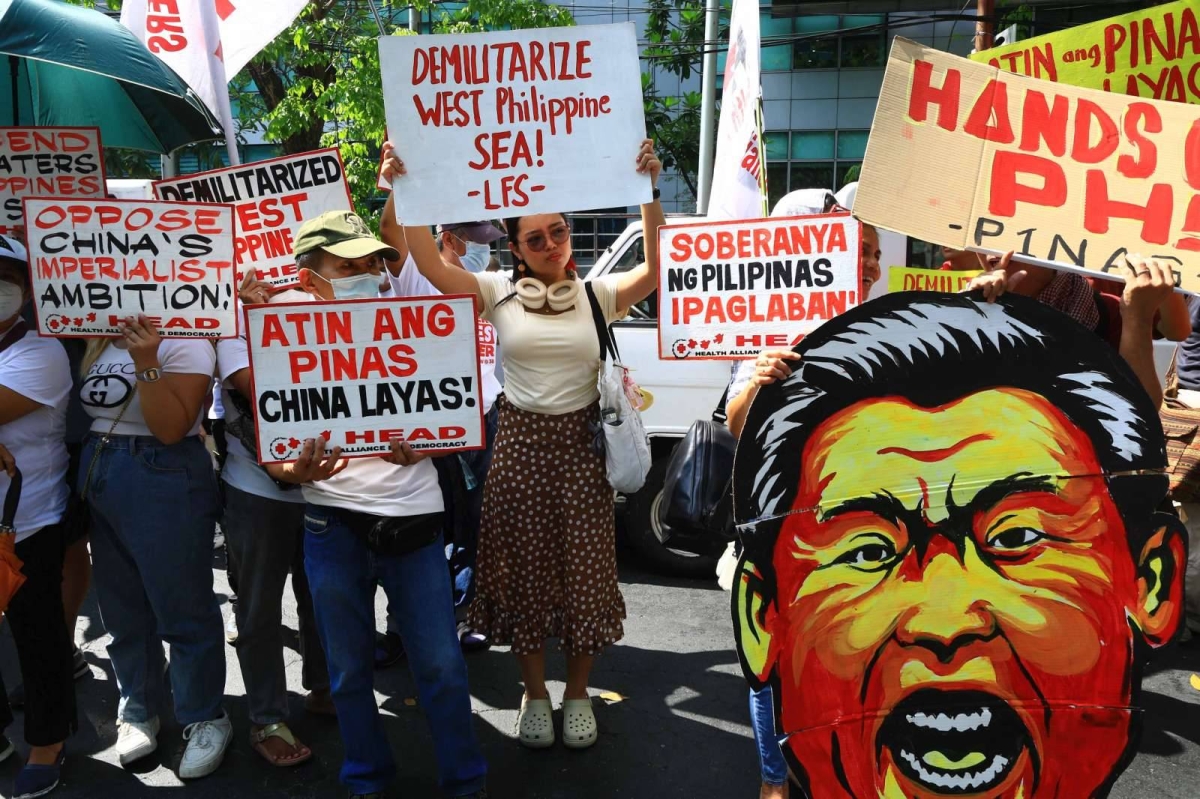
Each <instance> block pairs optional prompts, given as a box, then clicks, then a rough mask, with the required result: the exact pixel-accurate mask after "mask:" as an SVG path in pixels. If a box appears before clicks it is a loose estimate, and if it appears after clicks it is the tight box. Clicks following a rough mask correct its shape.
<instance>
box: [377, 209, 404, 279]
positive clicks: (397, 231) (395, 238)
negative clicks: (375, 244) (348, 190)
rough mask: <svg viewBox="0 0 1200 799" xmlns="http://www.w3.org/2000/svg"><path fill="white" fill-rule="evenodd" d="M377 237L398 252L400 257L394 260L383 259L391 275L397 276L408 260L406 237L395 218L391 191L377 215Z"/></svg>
mask: <svg viewBox="0 0 1200 799" xmlns="http://www.w3.org/2000/svg"><path fill="white" fill-rule="evenodd" d="M379 238H381V239H383V243H384V244H386V245H387V246H389V247H391V248H392V249H393V250H395V251H396V252H398V253H400V257H399V258H398V259H396V260H395V261H388V260H385V261H384V263H386V264H387V268H388V271H389V272H391V273H392V277H399V276H400V272H401V271H402V270H403V269H404V262H405V261H407V260H408V237H407V236H405V235H404V227H403V226H402V225H401V224H400V221H399V220H398V219H396V199H395V195H394V194H392V193H389V194H388V198H387V202H386V203H384V204H383V213H381V214H380V215H379Z"/></svg>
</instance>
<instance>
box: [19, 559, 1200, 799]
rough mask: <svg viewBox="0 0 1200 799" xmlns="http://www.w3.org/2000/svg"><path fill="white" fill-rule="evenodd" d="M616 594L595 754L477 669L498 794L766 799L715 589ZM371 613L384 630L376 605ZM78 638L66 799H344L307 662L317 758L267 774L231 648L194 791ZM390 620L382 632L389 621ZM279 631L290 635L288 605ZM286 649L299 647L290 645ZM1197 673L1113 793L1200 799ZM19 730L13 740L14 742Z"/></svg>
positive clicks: (409, 699)
mask: <svg viewBox="0 0 1200 799" xmlns="http://www.w3.org/2000/svg"><path fill="white" fill-rule="evenodd" d="M214 574H215V579H216V583H217V591H218V593H219V594H220V595H221V596H222V598H224V597H225V596H226V595H227V593H228V586H227V584H226V581H225V575H224V571H223V569H222V568H220V564H219V561H218V560H214ZM621 575H622V579H621V581H622V587H623V590H624V593H625V599H626V603H627V605H628V610H629V619H628V620H627V622H626V627H625V629H626V637H625V640H624V641H622V642H621V644H620V645H618V646H616V647H614V648H612V650H611V651H610V652H608V653H606V654H605V655H604V656H603V657H601V658H600V659H599V661H598V663H597V667H596V671H595V674H594V679H593V684H594V685H593V691H594V694H595V695H599V694H601V693H610V692H611V693H615V694H618V695H620V697H622V699H620V700H619V701H607V700H602V699H596V700H595V704H596V715H597V718H598V720H599V724H600V730H601V736H600V741H599V743H598V744H597V745H596V746H595V747H593V748H592V749H591V750H588V751H585V752H573V751H569V750H566V749H565V748H563V747H562V746H561V745H559V746H557V747H555V748H553V749H550V750H545V751H540V752H533V751H529V750H526V749H523V748H522V747H521V746H519V745H518V744H517V743H516V741H515V739H514V738H513V737H512V736H513V728H514V725H515V723H516V716H517V709H518V707H519V704H520V698H521V686H520V682H519V677H518V672H517V668H516V664H515V662H514V661H513V658H512V657H511V656H510V655H509V654H508V653H507V651H506V650H492V651H489V652H485V653H480V654H473V655H471V656H469V658H468V666H469V669H470V675H471V689H472V695H473V699H474V708H475V711H476V713H477V714H478V723H477V730H478V733H479V736H480V739H481V742H482V745H483V748H484V752H485V754H486V756H487V758H488V763H489V768H490V777H489V782H490V786H489V787H490V790H491V794H492V796H493V797H497V798H498V799H507V798H509V797H513V798H514V799H515V798H516V797H527V798H528V799H609V797H621V798H622V799H675V798H676V797H722V798H723V799H724V798H725V797H728V798H729V799H752V797H756V796H757V785H758V782H757V760H756V757H755V752H754V745H753V741H752V738H751V732H750V727H749V724H748V718H747V707H746V687H745V684H744V682H743V681H742V678H741V676H740V674H739V671H738V668H737V664H736V658H735V656H734V654H733V650H732V640H733V639H732V633H731V628H730V621H729V616H728V611H727V606H728V594H726V593H725V592H724V591H721V590H720V589H719V588H718V587H717V585H716V583H715V581H712V582H695V581H683V580H672V579H664V578H661V577H658V576H655V575H652V574H650V573H647V572H646V571H645V570H644V569H642V568H641V567H640V566H639V565H638V564H637V563H636V562H633V561H632V558H630V557H628V556H623V558H622V564H621ZM379 600H380V601H379V603H378V605H377V610H378V617H379V619H380V620H382V619H383V616H384V613H383V601H382V595H381V596H380V597H379ZM84 612H85V617H84V618H81V620H80V625H79V630H78V635H79V638H80V640H81V641H83V648H84V651H85V653H86V655H87V659H88V662H89V663H90V664H91V666H92V669H91V671H92V674H91V676H90V677H87V678H85V679H84V680H82V681H80V682H79V683H77V686H78V695H79V701H80V730H79V732H78V733H77V734H76V735H75V737H74V738H72V740H71V741H70V743H69V757H68V760H67V769H66V773H65V779H64V784H63V786H62V787H61V788H60V789H59V790H58V791H57V792H56V793H55V794H54V795H55V796H56V797H61V799H80V798H82V797H89V799H91V798H94V797H113V798H114V799H117V798H118V797H119V798H120V799H126V798H127V797H129V798H132V797H151V796H170V797H171V798H172V799H176V798H177V799H230V798H231V797H263V798H264V799H283V798H284V797H287V798H288V799H307V798H308V797H313V798H314V799H315V798H316V797H322V798H323V797H341V796H344V791H343V790H342V789H341V788H340V786H339V785H338V782H337V772H338V767H339V765H340V762H341V754H342V746H341V741H340V739H339V737H338V732H337V725H336V722H333V721H330V720H325V719H320V718H316V717H312V716H306V715H305V713H304V711H303V709H302V707H301V695H300V693H299V690H300V657H299V655H298V654H297V653H296V651H295V649H294V648H293V649H289V650H288V651H287V653H286V661H287V664H288V673H289V682H290V684H291V685H292V686H294V689H295V690H296V691H297V693H295V694H293V702H292V707H293V711H294V714H295V715H294V719H293V724H292V728H293V730H294V731H295V732H296V734H297V735H298V736H299V737H301V738H302V739H303V740H304V741H305V742H306V743H308V744H309V745H310V746H311V747H312V749H313V751H314V753H315V757H314V758H313V760H312V761H310V762H309V763H307V764H305V765H302V766H300V767H298V768H292V769H276V768H271V767H270V766H268V765H267V764H266V763H265V762H264V761H262V760H261V759H260V758H259V757H258V756H257V755H256V754H255V753H254V752H253V751H252V750H251V749H250V747H249V744H248V742H247V736H248V729H249V728H248V722H247V719H246V704H245V697H244V691H243V687H242V680H241V674H240V672H239V671H238V666H237V659H236V655H235V652H234V650H233V649H232V648H227V649H226V653H227V664H228V678H227V682H226V707H227V709H228V710H229V713H230V715H231V716H232V717H233V720H234V729H235V739H234V742H233V744H232V745H231V747H230V750H229V752H228V754H227V755H226V758H225V762H224V764H223V765H222V766H221V768H220V769H219V770H218V771H217V772H216V773H215V774H213V775H211V776H209V777H207V778H205V779H202V780H198V781H195V782H191V783H187V784H186V785H185V784H183V783H181V781H180V780H179V779H178V778H177V777H176V776H175V774H174V772H173V771H172V768H171V767H172V765H173V764H175V763H177V762H178V758H179V756H180V754H181V752H182V740H181V738H180V730H179V727H178V726H176V725H174V724H173V723H172V724H169V725H166V726H164V729H163V732H162V734H161V735H160V737H159V741H160V747H159V751H158V753H157V754H156V756H154V757H151V758H148V759H146V760H145V761H143V762H141V763H139V764H136V765H135V767H134V768H133V769H131V770H128V771H127V770H125V769H123V768H121V767H120V766H119V765H118V764H117V762H116V756H115V753H114V752H113V749H112V747H113V744H114V742H115V739H116V725H115V722H114V717H115V715H116V707H117V692H116V685H115V683H114V681H113V677H112V670H111V668H110V666H109V661H108V657H107V655H106V653H105V649H104V647H105V643H106V636H105V634H104V630H103V627H102V625H101V623H100V619H99V614H98V613H97V612H96V607H95V605H94V603H92V602H89V604H88V606H87V607H86V608H85V611H84ZM381 623H382V621H381ZM284 624H285V626H286V627H287V628H289V630H291V631H293V633H294V631H295V629H296V618H295V614H294V609H293V608H291V607H290V606H289V608H288V610H287V612H286V618H285V619H284ZM288 640H289V646H294V637H291V636H289V639H288ZM0 667H2V668H3V669H4V673H5V674H6V675H11V676H10V677H9V684H10V685H11V684H14V683H15V682H16V679H15V677H16V674H17V669H16V661H15V655H14V653H13V650H12V641H11V639H10V638H8V637H7V635H6V636H4V640H2V641H0ZM1198 671H1200V644H1196V643H1192V644H1187V645H1183V646H1180V647H1177V648H1176V649H1175V650H1174V651H1172V652H1170V653H1169V654H1168V655H1167V656H1166V657H1164V658H1163V659H1162V660H1161V661H1160V662H1158V663H1157V664H1156V665H1155V667H1154V669H1153V673H1152V674H1151V675H1150V676H1149V677H1148V679H1147V681H1146V685H1145V695H1144V706H1145V725H1146V730H1145V733H1144V736H1143V740H1142V745H1141V753H1140V754H1139V756H1138V757H1137V759H1136V760H1135V761H1134V762H1133V764H1132V766H1131V767H1130V768H1129V770H1128V771H1127V772H1126V773H1125V775H1124V776H1123V777H1122V778H1121V780H1120V781H1119V782H1118V784H1117V786H1116V789H1115V790H1114V792H1113V794H1112V796H1114V797H1117V798H1118V799H1150V798H1151V797H1172V798H1173V797H1179V799H1195V797H1197V796H1200V713H1198V712H1197V711H1198V710H1200V708H1197V705H1198V704H1200V691H1197V690H1196V689H1194V688H1192V687H1191V685H1190V684H1189V678H1190V677H1191V675H1192V674H1193V673H1195V672H1198ZM550 676H551V677H552V678H553V679H554V680H555V682H554V683H553V684H552V686H551V692H552V695H554V696H555V697H557V696H558V695H560V694H561V691H562V687H563V684H562V682H561V681H562V679H563V676H564V667H563V661H562V659H561V657H554V658H552V659H551V665H550ZM376 693H377V696H378V698H379V703H380V706H381V707H382V710H383V713H384V722H385V726H386V728H387V732H388V736H389V738H390V739H391V742H392V746H393V748H394V750H395V752H396V756H397V760H398V761H399V764H400V776H399V779H398V780H397V783H396V786H395V792H394V796H395V797H397V799H405V798H407V797H414V798H420V797H437V796H440V793H439V791H438V789H437V786H436V774H435V770H434V765H433V749H432V746H431V744H430V741H429V737H428V733H427V729H426V726H425V722H424V719H423V718H422V716H421V711H420V710H419V709H418V708H417V707H416V705H415V701H414V700H413V697H415V691H414V689H413V685H412V681H411V680H410V678H409V676H408V673H407V670H406V669H405V668H404V667H403V664H401V666H399V667H396V668H392V669H388V670H385V671H381V672H378V673H377V680H376ZM17 718H18V721H17V723H16V724H14V725H13V726H12V727H11V728H10V729H9V730H8V734H9V737H10V738H12V739H13V740H14V741H17V742H18V747H20V748H23V745H22V744H20V743H19V741H20V738H21V735H20V729H21V728H20V726H19V725H20V724H21V721H20V719H21V717H20V714H18V716H17ZM20 762H21V759H19V758H17V757H13V758H11V759H10V760H9V761H7V762H6V763H4V764H3V765H0V793H2V794H3V795H4V796H10V795H11V793H9V790H10V788H11V784H12V778H13V776H14V775H15V774H16V771H17V769H18V768H19V763H20Z"/></svg>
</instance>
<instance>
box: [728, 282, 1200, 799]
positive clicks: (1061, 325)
mask: <svg viewBox="0 0 1200 799" xmlns="http://www.w3.org/2000/svg"><path fill="white" fill-rule="evenodd" d="M796 350H797V352H799V353H801V355H802V356H803V360H802V361H801V366H800V368H798V369H797V370H796V371H795V373H794V374H793V376H792V377H791V378H789V379H788V380H787V381H784V382H783V383H779V384H776V385H773V386H770V387H767V388H765V389H763V390H762V391H761V392H760V393H759V395H758V397H757V399H756V400H755V402H754V405H753V407H752V408H751V410H750V414H749V418H748V419H747V423H746V426H745V429H744V431H743V434H742V438H741V442H740V443H739V448H738V452H737V458H736V463H735V468H734V503H735V512H736V514H737V519H738V522H739V525H740V528H739V529H740V532H741V534H742V538H743V543H744V549H743V554H742V559H741V562H740V564H739V571H738V579H737V581H736V582H735V586H734V606H733V614H734V625H735V630H736V632H737V638H738V652H739V656H740V658H741V662H742V667H743V670H744V671H745V674H746V677H747V679H748V680H749V681H750V682H751V684H752V685H755V686H761V685H763V684H771V685H772V686H773V687H774V695H775V700H776V704H777V707H776V719H777V720H778V721H777V724H778V730H777V732H778V733H779V734H780V736H787V737H786V741H785V743H784V747H783V748H784V752H785V754H786V756H787V757H788V760H789V762H790V764H791V767H792V771H793V775H794V776H795V777H796V779H797V780H799V781H800V782H801V784H802V785H803V786H804V787H805V788H806V790H807V791H808V793H809V794H810V795H811V796H812V797H815V798H817V799H824V797H856V798H857V799H864V798H865V797H889V798H890V797H895V798H896V799H900V798H901V797H922V798H924V797H943V796H979V797H984V796H986V797H989V798H991V797H1012V798H1013V799H1016V798H1018V797H1020V798H1022V799H1033V798H1037V797H1053V796H1059V797H1061V796H1079V797H1085V796H1086V797H1090V796H1103V795H1104V794H1106V793H1107V792H1108V789H1109V788H1110V787H1111V784H1112V782H1113V781H1114V780H1115V778H1116V777H1117V775H1118V774H1119V773H1120V772H1121V770H1122V769H1123V768H1124V766H1125V765H1126V764H1127V763H1128V760H1129V758H1130V757H1132V753H1133V752H1134V743H1135V738H1136V732H1137V730H1136V726H1135V721H1134V720H1135V716H1134V713H1133V712H1132V708H1133V707H1134V706H1135V705H1136V701H1137V695H1138V691H1139V687H1140V682H1141V666H1142V660H1143V657H1144V655H1145V650H1146V648H1147V647H1148V646H1149V647H1155V646H1161V645H1162V644H1164V643H1166V642H1167V641H1168V640H1170V638H1171V637H1172V636H1173V635H1174V634H1175V632H1176V631H1177V628H1178V627H1179V625H1180V622H1181V618H1182V613H1181V601H1182V575H1183V564H1184V562H1185V559H1186V553H1185V544H1184V541H1185V539H1186V536H1185V535H1184V534H1183V532H1182V526H1181V525H1180V524H1179V522H1178V520H1177V519H1176V518H1175V517H1174V516H1172V515H1170V514H1164V513H1159V512H1158V506H1159V504H1160V502H1161V501H1162V500H1163V498H1164V496H1165V494H1166V489H1167V480H1166V477H1165V475H1164V473H1163V470H1164V468H1165V463H1166V457H1165V452H1164V443H1163V435H1162V428H1161V425H1160V423H1159V420H1158V414H1157V410H1156V408H1155V407H1154V405H1153V404H1152V403H1151V402H1150V400H1149V398H1148V397H1147V395H1146V393H1145V391H1144V390H1143V389H1142V388H1141V387H1140V385H1139V384H1138V382H1137V379H1136V377H1135V376H1134V375H1133V373H1132V372H1131V371H1130V370H1129V368H1128V367H1127V366H1126V364H1125V363H1124V361H1122V360H1121V358H1120V356H1119V355H1118V354H1117V353H1116V352H1115V351H1114V350H1112V349H1110V348H1109V347H1108V346H1107V345H1106V344H1104V342H1102V341H1100V340H1099V339H1096V338H1095V337H1094V336H1092V335H1090V334H1088V333H1087V331H1085V330H1084V329H1083V328H1081V327H1080V326H1079V325H1077V324H1076V323H1075V322H1073V321H1072V320H1070V319H1069V318H1068V317H1066V316H1064V315H1062V314H1059V313H1057V312H1055V311H1053V310H1052V309H1050V308H1048V307H1046V306H1043V305H1041V304H1039V303H1037V302H1036V301H1033V300H1028V299H1025V298H1022V297H1011V296H1006V297H1005V298H1003V299H1002V300H1001V301H1000V302H998V303H996V304H994V305H989V304H987V303H985V302H982V301H981V300H978V299H975V298H973V297H971V296H968V295H953V294H939V293H925V292H922V293H905V294H892V295H889V296H886V297H883V298H880V299H878V300H874V301H872V302H870V303H867V304H866V305H864V306H862V307H860V308H857V309H854V310H853V311H851V312H849V313H846V314H845V315H843V316H839V317H837V318H836V319H834V320H832V321H830V322H828V323H826V324H825V325H824V326H822V327H821V328H820V329H819V330H818V331H817V332H816V333H814V334H812V335H810V336H809V337H808V338H806V339H805V340H804V341H803V342H802V343H801V345H800V346H798V347H797V348H796Z"/></svg>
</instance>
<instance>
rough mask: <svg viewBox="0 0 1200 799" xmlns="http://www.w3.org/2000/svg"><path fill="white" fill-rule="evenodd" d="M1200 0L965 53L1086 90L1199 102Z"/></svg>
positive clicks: (1186, 0)
mask: <svg viewBox="0 0 1200 799" xmlns="http://www.w3.org/2000/svg"><path fill="white" fill-rule="evenodd" d="M1198 9H1200V0H1181V2H1177V3H1166V4H1163V5H1160V6H1155V7H1154V8H1147V9H1143V10H1141V11H1134V12H1133V13H1130V14H1124V15H1122V16H1119V17H1111V18H1110V19H1102V20H1100V21H1099V22H1092V23H1089V24H1087V25H1079V26H1077V27H1074V28H1068V29H1067V30H1063V31H1058V32H1057V33H1050V34H1047V35H1045V36H1038V37H1037V38H1034V39H1026V40H1025V41H1021V42H1016V43H1015V44H1011V45H1008V46H1005V47H996V48H993V49H991V50H984V51H981V52H978V53H975V54H973V55H972V56H971V58H972V59H973V60H975V61H981V62H985V63H988V64H991V65H992V66H994V67H999V68H1000V69H1003V70H1007V71H1009V72H1015V73H1017V74H1019V75H1029V76H1030V77H1034V78H1041V79H1042V80H1050V81H1055V82H1059V83H1069V84H1070V85H1072V86H1082V87H1084V88H1087V89H1100V90H1102V91H1106V92H1116V93H1118V94H1128V95H1132V96H1134V97H1151V98H1153V99H1155V100H1170V101H1174V102H1179V103H1200V81H1198V80H1197V78H1198V77H1200V76H1198V75H1197V71H1198V70H1200V25H1198V24H1197V21H1196V14H1197V10H1198Z"/></svg>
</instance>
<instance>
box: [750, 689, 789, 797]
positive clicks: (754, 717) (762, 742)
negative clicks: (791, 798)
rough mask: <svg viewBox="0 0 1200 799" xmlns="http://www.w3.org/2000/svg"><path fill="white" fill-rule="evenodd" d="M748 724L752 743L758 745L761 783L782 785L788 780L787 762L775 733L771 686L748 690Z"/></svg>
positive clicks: (773, 698)
mask: <svg viewBox="0 0 1200 799" xmlns="http://www.w3.org/2000/svg"><path fill="white" fill-rule="evenodd" d="M750 723H751V724H752V725H753V726H754V742H755V743H756V744H757V745H758V765H759V768H760V769H762V781H763V782H764V783H765V784H767V785H783V784H784V783H785V782H787V780H788V767H787V761H786V760H784V759H783V749H781V748H780V746H779V735H778V733H776V732H775V694H774V692H773V691H772V690H771V686H769V685H768V686H765V687H764V688H763V689H762V690H760V691H755V690H753V689H751V690H750Z"/></svg>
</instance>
